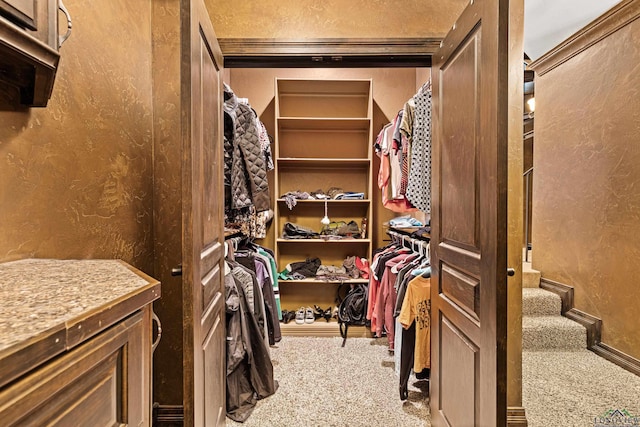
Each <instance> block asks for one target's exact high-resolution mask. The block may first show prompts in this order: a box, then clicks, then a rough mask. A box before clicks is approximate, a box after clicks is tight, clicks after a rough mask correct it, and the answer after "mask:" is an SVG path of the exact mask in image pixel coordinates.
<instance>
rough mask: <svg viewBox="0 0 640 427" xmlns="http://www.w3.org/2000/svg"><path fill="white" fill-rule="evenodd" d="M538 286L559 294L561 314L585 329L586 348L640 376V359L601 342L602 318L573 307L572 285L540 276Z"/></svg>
mask: <svg viewBox="0 0 640 427" xmlns="http://www.w3.org/2000/svg"><path fill="white" fill-rule="evenodd" d="M540 287H541V288H542V289H545V290H547V291H549V292H553V293H555V294H557V295H559V296H560V299H561V300H562V315H563V316H565V317H566V318H568V319H571V320H573V321H574V322H578V323H580V324H581V325H582V326H584V327H585V328H586V329H587V348H588V349H589V350H591V351H593V352H594V353H595V354H597V355H598V356H600V357H602V358H604V359H606V360H608V361H609V362H611V363H615V364H616V365H618V366H620V367H621V368H623V369H626V370H627V371H629V372H631V373H632V374H635V375H638V376H640V360H638V359H636V358H635V357H633V356H630V355H628V354H626V353H623V352H622V351H620V350H617V349H615V348H613V347H611V346H609V345H607V344H605V343H603V342H600V340H601V339H602V319H600V318H598V317H595V316H592V315H591V314H589V313H585V312H584V311H581V310H578V309H577V308H574V307H573V287H571V286H569V285H565V284H564V283H560V282H556V281H553V280H550V279H546V278H544V277H541V278H540Z"/></svg>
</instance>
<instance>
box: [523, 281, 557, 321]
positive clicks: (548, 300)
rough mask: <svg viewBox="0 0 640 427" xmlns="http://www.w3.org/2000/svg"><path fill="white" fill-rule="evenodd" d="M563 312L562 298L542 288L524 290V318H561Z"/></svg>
mask: <svg viewBox="0 0 640 427" xmlns="http://www.w3.org/2000/svg"><path fill="white" fill-rule="evenodd" d="M561 310H562V300H561V299H560V296H558V295H557V294H554V293H553V292H549V291H547V290H544V289H540V288H522V315H523V316H553V315H556V316H559V315H560V312H561Z"/></svg>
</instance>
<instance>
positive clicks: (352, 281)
mask: <svg viewBox="0 0 640 427" xmlns="http://www.w3.org/2000/svg"><path fill="white" fill-rule="evenodd" d="M283 283H291V284H292V285H305V284H311V285H338V284H343V283H344V284H357V283H364V284H367V283H369V279H348V280H317V279H304V280H280V279H279V280H278V284H283Z"/></svg>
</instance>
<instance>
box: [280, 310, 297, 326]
mask: <svg viewBox="0 0 640 427" xmlns="http://www.w3.org/2000/svg"><path fill="white" fill-rule="evenodd" d="M295 318H296V312H295V311H293V310H291V311H289V310H282V321H283V322H284V323H289V322H291V321H292V320H293V319H295Z"/></svg>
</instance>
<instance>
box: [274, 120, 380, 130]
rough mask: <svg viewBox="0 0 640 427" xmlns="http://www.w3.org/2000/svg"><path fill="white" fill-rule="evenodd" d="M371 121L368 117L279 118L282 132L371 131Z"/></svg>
mask: <svg viewBox="0 0 640 427" xmlns="http://www.w3.org/2000/svg"><path fill="white" fill-rule="evenodd" d="M370 126H371V120H370V119H368V118H366V117H346V118H345V117H278V127H279V128H280V129H281V130H322V131H323V132H326V131H331V130H339V131H350V130H362V131H367V132H368V131H369V127H370Z"/></svg>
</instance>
